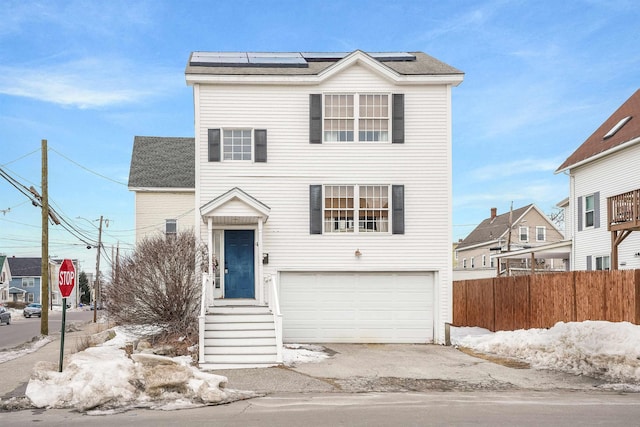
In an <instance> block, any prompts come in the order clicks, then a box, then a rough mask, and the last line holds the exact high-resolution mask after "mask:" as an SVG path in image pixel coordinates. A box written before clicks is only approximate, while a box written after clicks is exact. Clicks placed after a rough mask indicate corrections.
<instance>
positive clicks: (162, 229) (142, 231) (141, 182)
mask: <svg viewBox="0 0 640 427" xmlns="http://www.w3.org/2000/svg"><path fill="white" fill-rule="evenodd" d="M194 159H195V141H194V139H193V138H174V137H155V136H154V137H151V136H136V137H135V138H134V140H133V153H132V155H131V166H130V170H129V190H131V191H133V192H134V193H135V221H136V222H135V228H136V242H139V241H140V240H141V239H143V238H144V237H147V236H151V235H157V234H167V235H169V234H175V233H177V232H178V231H183V230H193V229H194V219H195V216H194V210H195V209H194V205H195V181H194V177H195V160H194Z"/></svg>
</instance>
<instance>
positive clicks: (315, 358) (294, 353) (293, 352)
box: [282, 344, 331, 366]
mask: <svg viewBox="0 0 640 427" xmlns="http://www.w3.org/2000/svg"><path fill="white" fill-rule="evenodd" d="M329 357H331V356H330V355H329V354H327V353H325V351H324V347H322V346H319V345H306V344H305V345H302V344H285V346H284V348H283V349H282V363H283V364H284V365H285V366H296V365H298V364H300V363H318V362H322V361H323V360H325V359H327V358H329Z"/></svg>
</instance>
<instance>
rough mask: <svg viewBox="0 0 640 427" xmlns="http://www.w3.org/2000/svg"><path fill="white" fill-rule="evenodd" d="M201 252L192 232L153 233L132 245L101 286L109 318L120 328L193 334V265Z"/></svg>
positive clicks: (196, 288)
mask: <svg viewBox="0 0 640 427" xmlns="http://www.w3.org/2000/svg"><path fill="white" fill-rule="evenodd" d="M205 251H206V248H205V247H204V246H203V245H198V244H197V243H196V238H195V235H194V233H193V232H180V233H178V234H177V235H176V236H167V237H165V236H164V235H158V236H154V237H150V238H146V239H144V240H143V241H141V242H140V243H138V244H137V246H136V249H135V251H134V252H133V253H132V254H131V255H129V256H126V257H124V258H123V259H122V260H121V261H120V266H119V268H118V272H117V275H116V278H115V280H114V281H113V282H112V283H111V285H109V286H108V287H106V289H105V293H106V295H105V297H106V302H107V308H108V310H109V314H110V315H111V316H112V318H113V320H115V321H116V322H117V323H121V324H163V325H166V328H165V331H164V332H165V333H167V334H172V333H182V334H191V333H196V334H197V316H198V310H199V307H200V280H198V278H197V277H196V265H200V264H201V262H202V260H203V259H205V258H206V254H205Z"/></svg>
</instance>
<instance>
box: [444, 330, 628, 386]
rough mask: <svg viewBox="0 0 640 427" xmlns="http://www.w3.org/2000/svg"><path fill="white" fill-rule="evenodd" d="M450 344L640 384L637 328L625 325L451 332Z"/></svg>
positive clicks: (545, 367) (567, 370)
mask: <svg viewBox="0 0 640 427" xmlns="http://www.w3.org/2000/svg"><path fill="white" fill-rule="evenodd" d="M451 343H452V344H453V345H458V346H461V347H467V348H470V349H472V350H475V351H478V352H482V353H492V354H496V355H499V356H503V357H511V358H517V359H521V360H526V361H527V362H529V363H530V364H531V365H532V366H534V367H536V368H540V369H555V370H559V371H563V372H569V373H573V374H576V375H588V376H592V377H597V378H603V379H605V380H607V381H614V382H622V383H628V384H640V326H638V325H634V324H631V323H629V322H618V323H613V322H605V321H585V322H580V323H576V322H571V323H564V322H558V323H556V325H555V326H553V327H552V328H550V329H528V330H522V329H521V330H517V331H499V332H495V333H492V332H490V331H487V330H484V329H480V328H452V334H451Z"/></svg>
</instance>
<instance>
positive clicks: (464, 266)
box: [462, 258, 467, 268]
mask: <svg viewBox="0 0 640 427" xmlns="http://www.w3.org/2000/svg"><path fill="white" fill-rule="evenodd" d="M462 268H467V259H466V258H464V259H463V260H462Z"/></svg>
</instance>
